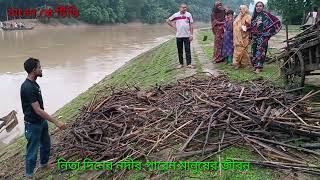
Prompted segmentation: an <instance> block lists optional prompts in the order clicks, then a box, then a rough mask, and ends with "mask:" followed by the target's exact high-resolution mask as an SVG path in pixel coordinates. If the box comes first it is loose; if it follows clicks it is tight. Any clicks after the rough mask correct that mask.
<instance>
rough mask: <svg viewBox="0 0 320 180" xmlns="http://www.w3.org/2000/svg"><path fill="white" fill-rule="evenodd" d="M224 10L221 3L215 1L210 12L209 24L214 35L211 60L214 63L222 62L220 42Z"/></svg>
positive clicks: (221, 40) (221, 39)
mask: <svg viewBox="0 0 320 180" xmlns="http://www.w3.org/2000/svg"><path fill="white" fill-rule="evenodd" d="M225 16H226V12H225V9H224V7H223V5H222V3H221V1H217V2H216V3H215V6H214V8H213V12H212V14H211V25H212V32H213V35H214V54H213V61H214V62H215V63H220V62H223V56H222V44H223V33H224V32H223V27H224V20H225Z"/></svg>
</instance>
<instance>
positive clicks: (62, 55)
mask: <svg viewBox="0 0 320 180" xmlns="http://www.w3.org/2000/svg"><path fill="white" fill-rule="evenodd" d="M171 37H173V33H172V32H171V29H170V28H169V27H168V26H167V25H165V24H158V25H143V24H126V25H115V26H61V27H54V26H50V27H42V28H35V29H34V30H30V31H0V39H1V42H2V43H1V44H0V49H1V57H0V80H1V81H2V82H5V84H6V85H5V86H0V91H1V92H3V99H2V100H3V102H4V103H1V104H0V117H2V116H5V115H6V114H7V113H9V112H11V111H12V110H15V111H16V112H17V113H18V114H17V116H18V119H19V122H20V123H19V126H18V128H17V129H16V130H15V131H12V132H10V133H1V135H0V141H3V142H5V143H8V142H9V141H10V140H11V139H12V138H13V137H15V136H17V135H22V134H23V129H24V125H23V113H22V109H21V103H20V99H19V89H20V85H21V84H22V82H23V81H24V80H25V78H26V73H25V72H24V69H23V61H24V60H26V59H27V58H29V57H34V58H37V59H39V60H40V61H41V65H42V67H43V75H44V76H43V78H39V79H38V83H39V84H40V86H41V88H42V91H43V96H44V101H45V102H47V103H45V109H46V110H47V111H48V112H49V113H50V114H52V113H54V112H55V111H57V110H58V109H60V108H61V107H62V106H63V105H65V104H66V103H68V102H69V101H71V100H72V99H73V98H75V97H76V96H77V95H79V94H80V93H82V92H84V91H85V90H87V89H88V88H89V87H91V86H92V85H93V84H95V83H98V82H99V81H100V80H102V79H103V78H104V77H105V76H106V75H108V74H111V73H112V72H114V71H115V70H116V69H118V68H120V67H121V66H123V65H124V64H125V63H126V62H128V61H129V60H130V59H132V58H134V57H136V56H138V55H139V54H141V53H143V52H145V51H147V50H149V49H151V48H153V47H155V46H157V45H159V44H161V43H163V42H165V41H167V40H168V39H170V38H171ZM30 42H32V45H31V44H30ZM62 84H63V86H62ZM57 85H60V86H57ZM61 94H63V96H60V95H61ZM57 97H59V98H57Z"/></svg>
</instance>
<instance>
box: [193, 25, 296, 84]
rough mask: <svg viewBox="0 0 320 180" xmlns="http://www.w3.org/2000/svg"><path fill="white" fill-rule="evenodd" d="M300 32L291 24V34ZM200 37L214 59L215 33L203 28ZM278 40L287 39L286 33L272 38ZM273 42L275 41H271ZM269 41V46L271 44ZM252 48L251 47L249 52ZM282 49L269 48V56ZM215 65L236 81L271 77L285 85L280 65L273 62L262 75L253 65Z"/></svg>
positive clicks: (203, 46) (210, 56) (208, 54)
mask: <svg viewBox="0 0 320 180" xmlns="http://www.w3.org/2000/svg"><path fill="white" fill-rule="evenodd" d="M298 32H299V28H298V27H297V26H290V29H289V33H290V35H293V34H296V33H298ZM197 36H198V39H199V44H200V45H201V46H202V48H203V50H204V52H205V54H206V55H207V56H208V58H209V59H212V54H213V48H212V47H213V42H214V41H213V34H212V32H211V31H210V30H201V31H199V33H198V34H197ZM204 36H207V37H208V39H207V40H206V41H202V39H203V37H204ZM274 39H275V40H277V43H281V42H282V41H283V40H285V35H284V34H283V32H282V33H279V34H278V35H276V36H275V37H273V38H272V39H271V41H272V40H274ZM271 43H273V42H271ZM271 43H269V46H270V44H271ZM250 51H251V49H250V48H249V52H250ZM279 52H280V50H279V49H276V48H269V50H268V56H271V57H272V56H274V55H275V54H277V53H279ZM215 67H216V68H217V69H218V70H221V71H223V72H224V73H226V74H227V75H228V76H229V77H230V78H231V80H233V81H236V82H241V83H242V82H247V81H250V80H255V79H270V80H272V81H274V82H276V83H277V84H278V85H280V86H281V85H283V81H282V80H281V78H279V77H280V71H279V70H278V65H277V64H275V63H273V64H266V65H265V67H264V70H263V72H262V73H261V74H260V75H257V74H255V73H254V72H253V70H252V68H251V67H248V68H244V69H239V70H235V69H234V67H233V66H227V65H225V64H223V63H222V64H217V65H215Z"/></svg>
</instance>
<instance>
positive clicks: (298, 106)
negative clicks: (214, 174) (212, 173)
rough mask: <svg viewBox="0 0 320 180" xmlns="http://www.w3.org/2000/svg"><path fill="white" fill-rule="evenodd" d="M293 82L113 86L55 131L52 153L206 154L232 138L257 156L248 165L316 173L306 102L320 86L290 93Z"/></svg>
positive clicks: (196, 80)
mask: <svg viewBox="0 0 320 180" xmlns="http://www.w3.org/2000/svg"><path fill="white" fill-rule="evenodd" d="M298 90H299V89H294V90H291V91H284V90H281V89H277V88H276V87H274V86H272V85H270V84H267V83H265V82H262V81H255V82H250V83H249V84H248V85H245V86H242V85H238V84H233V83H231V82H230V81H229V80H228V78H227V77H225V76H219V77H211V78H209V79H202V78H200V77H190V78H187V79H184V80H181V81H178V83H177V84H176V85H168V86H164V87H161V86H160V87H155V88H153V89H152V90H150V91H148V92H145V91H142V90H140V89H139V88H135V89H134V90H132V89H131V90H130V89H128V90H123V91H118V92H114V93H113V94H112V95H111V96H109V97H106V98H103V99H102V100H100V101H99V102H96V103H91V104H90V105H89V106H88V107H84V108H83V109H82V114H81V116H79V117H78V119H77V120H76V121H75V122H74V123H73V124H72V125H71V126H70V127H69V129H68V130H67V131H65V132H64V133H61V134H60V135H59V138H58V139H59V141H58V142H59V143H58V144H56V145H55V147H54V148H53V149H54V151H55V152H54V153H53V154H54V158H57V157H64V158H65V159H67V160H73V161H76V160H79V161H81V160H83V159H84V158H86V157H90V158H91V159H93V160H95V161H108V160H110V161H112V162H118V161H120V160H121V159H123V158H125V157H127V156H131V157H132V158H134V159H138V160H142V161H143V160H146V159H148V160H150V159H152V160H157V161H178V160H181V159H187V158H188V157H191V156H195V155H198V156H199V160H200V161H205V160H208V159H210V158H211V157H213V156H214V155H217V154H219V153H220V152H222V151H224V150H225V149H227V148H229V147H231V146H234V147H244V148H247V149H250V150H252V151H254V152H256V153H257V155H258V156H260V157H261V158H259V159H260V160H252V159H245V160H243V161H246V162H247V161H250V162H251V163H252V164H253V165H259V166H264V167H271V168H277V169H291V170H294V171H301V172H305V173H312V174H320V167H319V160H320V152H319V151H317V150H316V149H317V148H319V144H317V143H312V142H316V141H318V140H319V138H320V124H319V119H320V114H319V113H318V112H317V111H319V110H314V109H312V108H309V105H310V104H309V100H310V98H312V97H314V96H315V95H316V94H318V93H319V92H310V93H308V94H307V95H304V96H298V95H294V94H292V92H295V91H298ZM295 141H300V142H304V144H302V145H297V144H295V143H293V142H295ZM306 142H308V143H306ZM230 158H234V157H230ZM234 160H240V159H234Z"/></svg>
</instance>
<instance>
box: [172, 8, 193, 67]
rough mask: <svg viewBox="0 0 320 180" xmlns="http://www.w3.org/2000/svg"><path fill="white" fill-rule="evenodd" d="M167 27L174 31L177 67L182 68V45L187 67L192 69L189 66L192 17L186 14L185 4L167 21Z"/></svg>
mask: <svg viewBox="0 0 320 180" xmlns="http://www.w3.org/2000/svg"><path fill="white" fill-rule="evenodd" d="M167 23H168V25H169V26H171V27H173V28H174V29H175V30H176V32H177V33H176V38H177V48H178V54H179V63H180V65H179V67H178V68H182V67H183V45H184V48H185V52H186V59H187V67H188V68H193V66H192V65H191V49H190V42H191V41H192V40H193V18H192V15H191V14H190V13H189V12H187V5H186V4H185V3H181V4H180V10H179V12H177V13H175V14H173V15H172V16H171V17H169V19H167Z"/></svg>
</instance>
